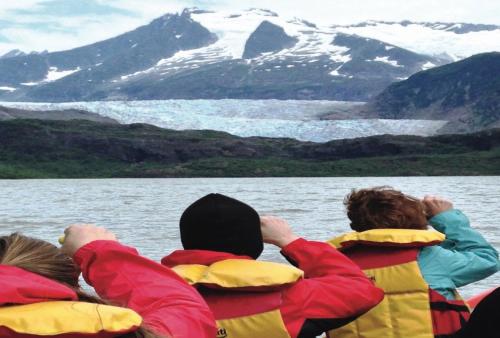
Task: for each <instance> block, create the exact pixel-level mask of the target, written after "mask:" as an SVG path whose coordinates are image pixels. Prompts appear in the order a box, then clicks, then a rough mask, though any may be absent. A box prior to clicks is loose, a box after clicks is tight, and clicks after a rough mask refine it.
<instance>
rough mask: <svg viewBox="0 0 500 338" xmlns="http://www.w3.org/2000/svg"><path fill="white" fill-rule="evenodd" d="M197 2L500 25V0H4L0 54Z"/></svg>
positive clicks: (74, 38) (87, 35)
mask: <svg viewBox="0 0 500 338" xmlns="http://www.w3.org/2000/svg"><path fill="white" fill-rule="evenodd" d="M193 6H197V7H199V8H202V9H214V10H221V9H223V10H235V11H236V10H240V9H248V8H251V7H259V8H267V9H271V10H273V11H275V12H277V13H278V14H279V15H280V16H283V17H286V18H293V17H299V18H302V19H306V20H309V21H312V22H315V23H318V24H325V25H330V24H347V23H356V22H361V21H365V20H389V21H401V20H405V19H408V20H413V21H445V22H471V23H485V24H498V25H500V0H248V1H247V0H0V55H1V54H3V53H5V52H7V51H9V50H11V49H14V48H17V49H21V50H23V51H32V50H36V51H42V50H49V51H55V50H64V49H69V48H74V47H77V46H81V45H85V44H88V43H92V42H96V41H99V40H103V39H106V38H109V37H112V36H116V35H118V34H121V33H123V32H126V31H129V30H132V29H134V28H136V27H137V26H140V25H143V24H146V23H148V22H149V21H151V20H152V19H154V18H156V17H158V16H161V15H163V14H165V13H169V12H178V11H180V10H182V9H183V8H185V7H193Z"/></svg>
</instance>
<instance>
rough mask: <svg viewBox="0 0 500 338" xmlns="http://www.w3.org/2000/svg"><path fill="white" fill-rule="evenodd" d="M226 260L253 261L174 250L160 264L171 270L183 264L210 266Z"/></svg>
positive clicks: (236, 257)
mask: <svg viewBox="0 0 500 338" xmlns="http://www.w3.org/2000/svg"><path fill="white" fill-rule="evenodd" d="M227 259H249V260H253V259H252V258H251V257H249V256H238V255H234V254H231V253H228V252H219V251H209V250H176V251H174V252H172V253H171V254H170V255H168V256H165V257H163V259H162V260H161V263H162V264H163V265H165V266H168V267H170V268H171V267H174V266H177V265H183V264H200V265H211V264H213V263H215V262H219V261H223V260H227Z"/></svg>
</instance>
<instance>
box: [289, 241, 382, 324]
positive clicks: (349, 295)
mask: <svg viewBox="0 0 500 338" xmlns="http://www.w3.org/2000/svg"><path fill="white" fill-rule="evenodd" d="M282 254H283V255H284V256H285V257H286V258H287V259H288V260H289V261H290V262H292V264H294V265H296V266H297V267H299V268H300V269H302V270H303V271H304V274H305V279H303V280H302V281H300V282H298V283H297V284H295V285H294V286H293V287H291V288H290V289H288V290H286V291H285V303H287V304H289V305H287V309H285V311H290V312H293V311H300V313H302V316H303V319H304V323H303V324H301V325H302V326H304V325H305V326H309V328H304V327H302V328H301V330H302V331H303V330H309V332H311V331H312V332H313V333H317V332H319V333H321V332H323V331H327V330H330V329H333V328H336V327H340V326H343V325H345V324H347V323H348V322H350V321H352V320H354V319H356V318H357V317H358V316H360V315H362V314H363V313H365V312H367V311H368V310H370V309H371V308H373V307H374V306H376V305H377V304H378V303H380V302H381V301H382V299H383V298H384V292H383V291H382V290H381V289H379V288H377V287H375V285H374V284H373V283H372V281H370V280H369V279H368V278H367V277H366V276H365V274H364V273H363V271H361V269H360V268H359V267H358V266H357V265H356V264H355V263H354V262H352V261H351V260H350V259H349V258H347V257H346V256H344V255H343V254H342V253H340V252H339V251H337V250H336V249H335V248H333V247H332V246H331V245H329V244H326V243H320V242H312V241H306V240H305V239H298V240H296V241H294V242H292V243H290V244H289V245H287V246H286V247H284V248H283V250H282ZM315 330H316V331H317V332H316V331H315ZM302 331H301V332H302Z"/></svg>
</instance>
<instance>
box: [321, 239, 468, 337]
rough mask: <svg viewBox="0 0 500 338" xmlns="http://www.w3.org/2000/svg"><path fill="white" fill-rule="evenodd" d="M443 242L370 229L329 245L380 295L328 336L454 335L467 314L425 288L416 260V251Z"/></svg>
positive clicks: (460, 306)
mask: <svg viewBox="0 0 500 338" xmlns="http://www.w3.org/2000/svg"><path fill="white" fill-rule="evenodd" d="M444 238H445V236H444V235H443V234H441V233H439V232H435V231H427V230H409V229H375V230H369V231H364V232H354V233H349V234H346V235H344V236H341V237H339V238H336V239H333V240H331V241H329V243H330V244H332V245H334V246H335V247H337V248H338V249H340V250H341V251H342V252H343V253H345V254H346V255H347V256H348V257H349V258H351V259H352V260H353V261H354V262H356V263H357V264H358V265H359V266H360V267H361V268H362V269H363V271H364V272H365V273H366V274H367V276H368V277H369V278H370V279H372V280H373V281H374V283H375V284H376V285H377V286H378V287H380V288H382V289H383V290H384V291H385V294H386V295H385V298H384V300H383V301H382V302H381V303H380V304H379V305H377V306H376V307H375V308H373V309H372V310H370V311H369V312H367V313H366V314H364V315H363V316H361V317H359V318H358V319H357V320H356V321H354V322H352V323H350V324H348V325H346V326H343V327H341V328H339V329H336V330H332V331H330V332H329V337H338V338H361V337H363V338H381V337H384V338H434V337H438V336H441V335H446V334H452V333H454V332H456V331H457V330H458V329H459V328H460V326H461V324H462V323H461V322H462V319H463V318H465V317H466V316H467V315H465V314H464V308H463V306H462V305H463V304H462V303H463V302H460V301H458V302H457V301H446V299H445V298H444V297H442V296H440V295H439V294H438V293H437V292H435V291H433V290H432V289H430V287H429V285H428V284H427V282H426V281H425V279H424V278H423V276H422V273H421V271H420V267H419V266H418V262H417V256H418V253H419V251H420V248H421V247H423V246H430V245H436V244H439V243H440V242H442V241H443V240H444ZM442 305H444V307H443V308H441V309H437V308H439V307H442ZM457 307H458V308H457ZM444 317H447V323H444V322H443V319H444Z"/></svg>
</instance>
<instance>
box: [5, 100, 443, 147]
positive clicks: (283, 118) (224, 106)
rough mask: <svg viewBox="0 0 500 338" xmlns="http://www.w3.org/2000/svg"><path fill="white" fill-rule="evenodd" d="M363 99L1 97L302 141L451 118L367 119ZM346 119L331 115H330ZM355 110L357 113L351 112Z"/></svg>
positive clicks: (412, 128) (415, 127)
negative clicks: (48, 100)
mask: <svg viewBox="0 0 500 338" xmlns="http://www.w3.org/2000/svg"><path fill="white" fill-rule="evenodd" d="M362 104H363V103H362V102H341V101H303V100H300V101H299V100H286V101H281V100H234V99H225V100H151V101H96V102H65V103H30V102H0V105H2V106H6V107H12V108H20V109H29V110H64V109H81V110H86V111H90V112H93V113H97V114H100V115H102V116H106V117H110V118H113V119H115V120H117V121H118V122H120V123H126V124H129V123H148V124H152V125H155V126H158V127H161V128H168V129H174V130H194V129H195V130H217V131H224V132H227V133H230V134H233V135H237V136H243V137H249V136H261V137H285V138H294V139H297V140H301V141H312V142H327V141H330V140H336V139H345V138H357V137H366V136H373V135H381V134H394V135H419V136H431V135H435V134H436V133H437V131H438V130H439V129H440V128H442V127H443V126H444V125H445V124H446V123H447V121H442V120H388V119H361V118H359V117H357V116H356V113H355V112H354V110H355V109H356V107H358V106H360V105H362ZM327 114H328V115H329V116H332V115H333V116H335V114H338V115H339V116H341V117H340V118H342V119H336V120H326V119H322V116H324V115H327ZM349 114H352V115H353V118H347V119H346V118H345V116H349Z"/></svg>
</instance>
